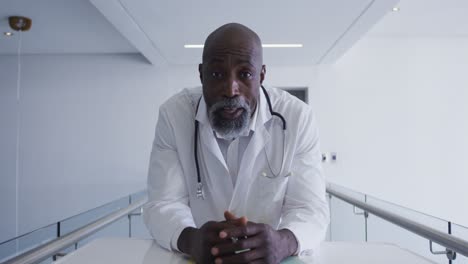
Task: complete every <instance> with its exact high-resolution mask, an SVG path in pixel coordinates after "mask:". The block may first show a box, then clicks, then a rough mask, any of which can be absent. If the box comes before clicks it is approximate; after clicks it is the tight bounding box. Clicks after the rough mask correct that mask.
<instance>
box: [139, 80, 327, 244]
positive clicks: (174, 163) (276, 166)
mask: <svg viewBox="0 0 468 264" xmlns="http://www.w3.org/2000/svg"><path fill="white" fill-rule="evenodd" d="M267 91H268V94H269V96H270V99H271V103H272V107H273V111H275V112H279V113H281V114H282V115H283V116H284V118H285V120H286V122H287V129H286V131H285V132H283V130H282V122H281V120H280V119H279V118H278V117H272V115H271V113H270V111H269V109H268V104H267V101H266V97H265V96H264V94H263V93H262V91H260V104H259V108H258V111H259V112H258V116H257V122H256V128H255V132H254V134H253V135H252V137H251V139H250V142H249V144H248V146H247V148H246V149H245V152H244V156H243V157H242V160H241V161H240V166H239V173H238V178H237V181H236V185H235V186H233V184H232V181H231V176H230V174H229V171H228V169H227V165H226V163H225V160H224V158H223V155H222V153H221V150H220V148H219V146H218V143H217V141H216V138H215V136H214V133H213V130H212V128H211V126H210V124H209V122H208V118H207V114H206V104H205V102H204V99H203V98H202V97H201V88H194V89H185V90H183V91H182V92H180V93H178V94H176V95H175V96H173V97H172V98H170V99H169V100H168V101H167V102H166V103H164V104H163V105H162V106H161V107H160V110H159V119H158V123H157V125H156V135H155V139H154V143H153V150H152V152H151V158H150V166H149V175H148V195H149V201H150V202H149V204H148V205H147V206H145V208H144V218H145V223H146V225H147V227H148V229H149V230H150V232H151V234H152V236H153V237H154V238H155V240H156V241H157V242H158V243H159V244H160V245H161V246H163V247H165V248H167V249H172V250H177V248H174V247H175V246H176V245H177V244H176V242H177V239H178V237H179V235H180V233H181V232H182V230H183V229H184V228H186V227H188V226H193V227H200V226H202V225H203V224H204V223H205V222H207V221H211V220H214V221H222V220H224V217H223V213H224V211H225V210H230V211H232V212H233V213H235V214H236V215H237V216H246V217H247V218H248V220H249V221H253V222H259V223H266V224H269V225H271V226H272V227H274V228H277V229H282V228H288V229H289V230H291V231H292V232H293V233H294V235H295V236H296V239H297V240H298V242H299V247H300V251H301V252H305V251H307V252H308V253H311V252H310V250H314V249H316V248H317V247H318V245H319V244H320V242H321V241H322V240H323V239H324V237H325V233H326V229H327V226H328V222H329V211H328V210H329V209H328V203H327V200H326V196H325V180H324V176H323V174H322V169H321V154H320V151H319V142H318V134H317V125H316V120H315V118H314V116H313V114H312V111H311V108H310V107H309V106H308V105H306V104H304V103H303V102H301V101H300V100H298V99H297V98H295V97H293V96H291V95H290V94H289V93H287V92H285V91H282V90H279V89H274V88H271V89H267ZM200 98H202V99H201V101H200V106H199V109H198V113H196V106H197V103H198V101H199V99H200ZM195 118H197V120H198V121H199V122H200V125H199V140H198V146H199V147H198V149H199V150H198V157H199V158H198V159H199V164H200V174H201V179H202V182H203V184H204V193H205V200H200V199H198V198H197V196H196V191H197V174H196V167H195V158H194V132H195V131H194V129H195V125H194V119H195ZM283 137H285V138H284V139H285V140H284V141H283ZM283 142H285V143H284V145H285V146H284V154H283ZM283 156H284V167H283V170H282V171H281V172H280V173H279V175H280V176H279V177H277V178H274V179H270V178H268V177H265V174H266V175H268V176H272V175H273V174H278V171H279V170H280V167H281V159H282V157H283ZM267 157H268V160H269V162H270V164H271V168H272V169H270V167H269V166H268V162H267ZM271 170H273V172H272V171H271ZM171 241H172V244H171Z"/></svg>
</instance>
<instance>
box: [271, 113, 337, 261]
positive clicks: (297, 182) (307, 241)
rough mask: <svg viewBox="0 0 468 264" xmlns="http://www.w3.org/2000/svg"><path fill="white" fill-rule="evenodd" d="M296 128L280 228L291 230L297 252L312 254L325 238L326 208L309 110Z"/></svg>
mask: <svg viewBox="0 0 468 264" xmlns="http://www.w3.org/2000/svg"><path fill="white" fill-rule="evenodd" d="M297 130H298V133H299V134H298V136H297V147H296V153H295V154H294V157H293V161H292V167H291V172H292V176H290V178H289V182H288V187H287V190H286V195H285V199H284V204H283V210H282V215H281V223H280V225H279V229H283V228H286V229H289V230H290V231H292V232H293V234H294V235H295V237H296V239H297V242H298V250H297V251H296V253H297V254H307V255H309V254H312V255H313V254H315V252H316V250H317V249H318V247H319V246H320V243H321V242H322V241H323V240H324V238H325V235H326V231H327V227H328V223H329V207H328V202H327V199H326V191H325V185H326V183H325V179H324V176H323V173H322V167H321V153H320V150H319V148H320V147H319V139H318V138H319V137H318V131H317V125H316V121H315V118H314V116H313V114H312V112H311V111H307V112H306V113H303V116H302V119H301V122H299V126H298V128H297Z"/></svg>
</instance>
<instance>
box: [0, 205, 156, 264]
mask: <svg viewBox="0 0 468 264" xmlns="http://www.w3.org/2000/svg"><path fill="white" fill-rule="evenodd" d="M146 203H147V198H144V199H142V200H139V201H137V202H135V203H133V204H131V205H129V206H128V207H126V208H123V209H120V210H118V211H116V212H113V213H110V214H108V215H107V216H104V217H102V218H99V219H98V220H96V221H94V222H92V223H90V224H88V225H86V226H84V227H82V228H79V229H77V230H75V231H73V232H71V233H69V234H67V235H65V236H62V237H59V238H56V239H54V240H52V241H50V242H48V243H46V244H44V245H41V246H39V247H37V248H34V249H32V250H29V251H27V252H25V253H23V254H20V255H18V256H16V257H14V258H12V259H9V260H7V261H6V262H3V263H2V264H33V263H37V262H40V261H42V260H44V259H46V258H48V257H50V256H52V255H54V254H56V253H58V252H59V251H60V250H63V249H65V248H67V247H69V246H71V245H73V244H75V243H77V242H78V241H80V240H83V239H84V238H86V237H88V236H90V235H92V234H93V233H95V232H97V231H99V230H100V229H102V228H104V227H106V226H107V225H109V224H112V223H113V222H115V221H117V220H119V219H120V218H122V217H124V216H127V215H129V214H130V213H132V212H133V211H135V210H137V209H139V208H141V207H143V205H145V204H146Z"/></svg>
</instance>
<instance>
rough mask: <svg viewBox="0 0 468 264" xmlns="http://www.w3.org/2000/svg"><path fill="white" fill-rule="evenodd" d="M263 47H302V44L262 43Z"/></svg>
mask: <svg viewBox="0 0 468 264" xmlns="http://www.w3.org/2000/svg"><path fill="white" fill-rule="evenodd" d="M262 47H264V48H302V47H303V45H302V44H262Z"/></svg>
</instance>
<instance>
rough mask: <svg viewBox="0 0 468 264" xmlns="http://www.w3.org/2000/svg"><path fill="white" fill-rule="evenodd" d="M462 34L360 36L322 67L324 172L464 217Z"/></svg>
mask: <svg viewBox="0 0 468 264" xmlns="http://www.w3.org/2000/svg"><path fill="white" fill-rule="evenodd" d="M467 47H468V39H467V38H453V39H449V38H447V39H430V38H426V39H416V38H407V39H403V38H401V39H391V38H389V39H385V38H364V39H362V40H360V41H359V42H358V43H357V44H356V45H355V46H354V47H353V48H352V49H351V50H350V51H348V52H347V54H346V55H345V56H344V57H343V58H342V59H340V60H339V61H338V62H337V63H336V64H335V65H332V66H323V67H321V69H320V71H319V75H318V83H319V86H320V93H319V94H320V99H319V102H320V110H321V111H320V113H319V118H320V120H321V121H324V122H322V123H321V127H320V129H321V135H322V149H323V150H324V151H337V152H338V155H339V156H338V157H339V161H338V162H337V163H336V164H335V165H331V164H328V165H327V166H326V171H327V173H328V176H329V179H330V180H331V181H333V182H336V183H338V184H341V185H344V186H347V187H349V188H352V189H355V190H358V191H362V192H364V193H369V194H372V195H374V196H376V197H379V198H382V199H384V200H387V201H391V202H394V203H396V204H400V205H403V206H406V207H409V208H412V209H415V210H418V211H422V212H425V213H427V214H430V215H433V216H437V217H440V218H443V219H448V220H451V221H453V222H455V223H459V224H463V225H465V226H468V213H467V212H466V210H465V209H466V201H468V194H467V192H466V187H467V186H468V177H467V175H468V163H467V162H466V160H468V137H467V136H466V135H468V118H467V116H468V105H467V104H466V102H468V89H467V87H466V84H467V83H468V75H467V74H466V69H467V68H468V48H467Z"/></svg>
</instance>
